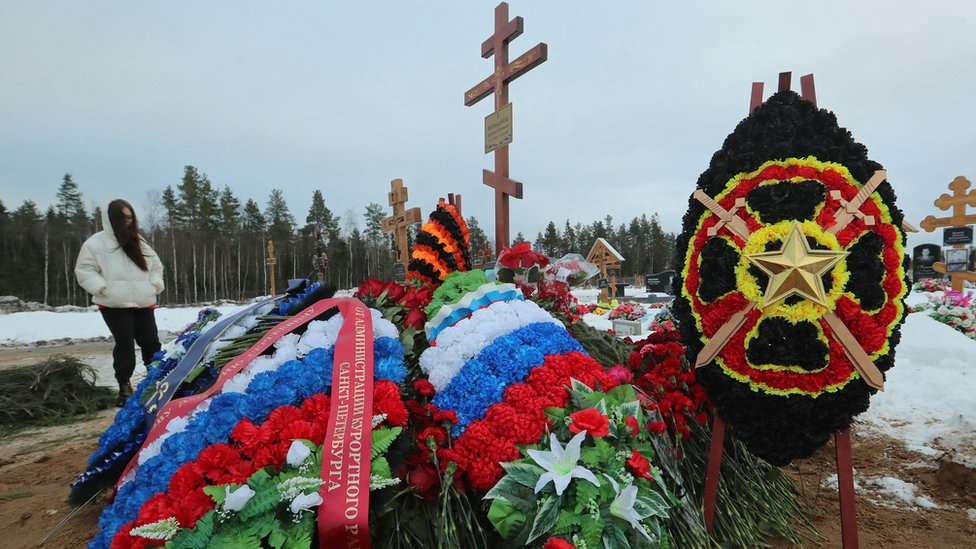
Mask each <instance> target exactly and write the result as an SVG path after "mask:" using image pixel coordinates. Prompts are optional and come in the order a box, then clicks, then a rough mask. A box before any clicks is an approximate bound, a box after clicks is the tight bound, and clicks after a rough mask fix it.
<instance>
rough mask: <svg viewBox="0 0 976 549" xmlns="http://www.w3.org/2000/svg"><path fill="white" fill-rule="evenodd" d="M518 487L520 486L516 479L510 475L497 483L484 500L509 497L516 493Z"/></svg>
mask: <svg viewBox="0 0 976 549" xmlns="http://www.w3.org/2000/svg"><path fill="white" fill-rule="evenodd" d="M516 486H519V483H518V482H516V481H515V479H513V478H512V477H510V476H508V475H506V476H503V477H502V478H501V479H500V480H499V481H498V482H497V483H495V485H494V486H492V487H491V490H488V493H487V494H485V497H484V499H497V498H505V497H508V495H509V494H510V493H512V492H513V491H514V489H515V487H516Z"/></svg>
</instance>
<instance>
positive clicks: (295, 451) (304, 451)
mask: <svg viewBox="0 0 976 549" xmlns="http://www.w3.org/2000/svg"><path fill="white" fill-rule="evenodd" d="M311 454H312V450H311V448H309V447H308V446H306V445H305V443H303V442H302V441H300V440H293V441H291V446H290V447H289V448H288V456H287V457H286V458H285V461H286V462H287V463H288V465H291V466H292V467H298V466H299V465H301V464H302V463H305V460H306V459H308V456H310V455H311Z"/></svg>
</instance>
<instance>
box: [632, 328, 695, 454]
mask: <svg viewBox="0 0 976 549" xmlns="http://www.w3.org/2000/svg"><path fill="white" fill-rule="evenodd" d="M680 337H681V336H680V334H679V333H678V332H677V331H674V330H668V331H660V332H654V333H652V334H650V335H649V336H647V338H645V339H642V340H640V341H638V342H636V343H634V349H635V350H634V352H632V353H631V354H630V356H629V357H628V358H627V366H628V367H630V368H631V370H633V372H634V375H635V381H634V386H635V387H637V388H638V389H639V390H640V391H641V392H643V393H644V394H646V395H648V396H649V397H650V400H649V401H647V402H645V403H644V404H645V405H646V406H647V407H648V408H650V409H657V410H658V411H660V412H661V415H662V416H663V418H664V421H663V422H660V421H655V422H651V423H650V424H648V430H649V431H651V432H652V433H662V432H664V430H665V429H667V430H669V431H670V432H671V433H672V434H674V435H678V436H682V437H684V438H688V437H690V436H691V432H690V431H689V430H688V427H687V425H688V422H689V421H692V420H694V421H698V422H699V423H701V424H705V423H706V422H707V421H708V414H707V413H706V409H707V406H708V399H707V397H706V396H705V391H704V389H702V387H701V385H699V384H698V382H697V381H696V380H695V371H694V369H693V368H692V367H691V366H690V365H689V364H688V362H687V361H682V357H683V356H684V354H685V347H684V345H682V344H681V342H680Z"/></svg>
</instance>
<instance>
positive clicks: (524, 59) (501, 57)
mask: <svg viewBox="0 0 976 549" xmlns="http://www.w3.org/2000/svg"><path fill="white" fill-rule="evenodd" d="M522 30H523V20H522V18H521V17H516V18H515V19H512V20H509V19H508V3H506V2H502V3H500V4H498V6H496V7H495V32H494V34H492V35H491V36H489V37H488V39H487V40H485V41H484V42H483V43H482V44H481V57H484V58H485V59H487V58H489V57H491V56H492V55H494V56H495V71H494V73H492V74H491V76H489V77H487V78H485V79H484V80H482V81H481V82H480V83H479V84H478V85H477V86H475V87H473V88H471V89H470V90H468V91H467V92H465V94H464V105H465V106H467V107H470V106H472V105H474V104H475V103H477V102H478V101H481V100H482V99H484V98H485V97H488V96H489V95H490V94H491V93H492V92H494V94H495V111H498V110H499V109H501V108H502V107H504V106H505V105H508V84H509V83H510V82H511V81H512V80H515V79H516V78H518V77H519V76H522V75H523V74H525V73H527V72H529V71H530V70H532V69H533V68H535V67H537V66H539V65H540V64H541V63H542V62H544V61H545V60H546V59H547V57H548V46H547V45H546V44H545V42H541V43H539V44H536V46H535V47H534V48H532V49H530V50H529V51H527V52H525V53H524V54H522V55H521V56H520V57H519V58H518V59H516V60H515V61H512V62H511V63H509V62H508V43H509V42H511V41H512V40H514V39H515V38H517V37H518V36H519V35H520V34H522ZM494 152H495V171H494V172H490V171H488V170H484V172H483V179H482V180H483V182H484V184H485V185H488V186H489V187H492V188H493V189H495V249H496V250H501V249H502V248H507V247H508V242H509V240H508V238H509V219H508V217H509V216H508V197H509V196H514V197H515V198H519V199H521V198H522V184H521V183H520V182H518V181H515V180H513V179H509V177H508V145H504V146H501V147H499V148H497V149H495V151H494Z"/></svg>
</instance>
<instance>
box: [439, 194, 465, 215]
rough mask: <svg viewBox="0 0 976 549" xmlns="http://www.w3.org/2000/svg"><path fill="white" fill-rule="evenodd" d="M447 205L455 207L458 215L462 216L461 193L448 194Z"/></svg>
mask: <svg viewBox="0 0 976 549" xmlns="http://www.w3.org/2000/svg"><path fill="white" fill-rule="evenodd" d="M441 200H444V197H441ZM447 203H448V204H450V205H451V206H454V209H455V210H457V213H458V215H461V193H458V194H454V193H447ZM462 217H463V216H462Z"/></svg>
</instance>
